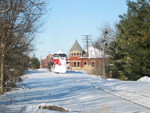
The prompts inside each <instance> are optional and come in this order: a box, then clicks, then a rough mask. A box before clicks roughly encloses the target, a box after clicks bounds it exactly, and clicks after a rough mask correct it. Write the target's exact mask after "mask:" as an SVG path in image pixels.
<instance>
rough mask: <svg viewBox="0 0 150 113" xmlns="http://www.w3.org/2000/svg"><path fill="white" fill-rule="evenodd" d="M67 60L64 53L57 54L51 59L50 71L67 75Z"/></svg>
mask: <svg viewBox="0 0 150 113" xmlns="http://www.w3.org/2000/svg"><path fill="white" fill-rule="evenodd" d="M67 60H68V58H67V55H66V54H65V53H64V52H62V51H58V52H56V53H55V54H54V55H53V56H52V57H51V59H50V71H52V72H55V73H66V71H67Z"/></svg>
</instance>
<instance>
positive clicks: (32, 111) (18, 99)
mask: <svg viewBox="0 0 150 113" xmlns="http://www.w3.org/2000/svg"><path fill="white" fill-rule="evenodd" d="M23 78H24V81H23V82H21V83H18V87H17V88H15V89H13V90H12V91H10V92H7V93H5V94H4V95H1V96H0V113H60V112H59V111H54V110H45V109H39V107H40V106H42V105H57V106H62V107H63V108H66V109H68V110H69V113H150V78H148V77H143V78H141V79H140V80H138V81H120V80H117V79H101V78H97V77H96V76H92V75H88V74H86V73H84V72H73V71H68V72H67V73H65V74H55V73H52V72H49V71H47V70H46V69H40V70H37V71H28V73H27V74H26V75H24V76H23Z"/></svg>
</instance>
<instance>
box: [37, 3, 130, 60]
mask: <svg viewBox="0 0 150 113" xmlns="http://www.w3.org/2000/svg"><path fill="white" fill-rule="evenodd" d="M48 7H49V8H51V10H50V11H49V13H48V14H47V15H46V20H45V22H46V23H45V24H44V26H43V27H42V30H41V32H40V34H38V36H36V37H37V38H36V43H35V48H36V51H35V52H34V54H35V55H36V56H37V57H38V58H45V57H46V56H47V55H48V54H49V53H50V54H54V53H55V52H57V51H59V50H61V51H64V52H65V53H66V54H68V53H69V50H70V48H71V47H72V45H73V44H74V42H75V40H78V42H79V44H80V45H81V46H82V47H83V48H84V47H85V43H84V42H83V38H84V37H83V35H92V36H91V39H92V41H95V40H96V39H97V38H98V37H99V36H100V34H101V33H102V31H101V30H100V28H102V26H105V25H106V24H107V25H110V26H111V27H113V26H114V24H115V23H117V22H118V21H119V17H118V16H119V15H122V14H123V13H126V12H127V5H126V0H49V4H48Z"/></svg>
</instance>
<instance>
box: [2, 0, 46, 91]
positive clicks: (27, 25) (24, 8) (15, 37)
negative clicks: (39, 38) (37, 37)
mask: <svg viewBox="0 0 150 113" xmlns="http://www.w3.org/2000/svg"><path fill="white" fill-rule="evenodd" d="M45 5H46V4H45V2H44V0H1V1H0V23H1V24H0V86H1V91H0V92H1V93H3V90H4V87H3V86H4V82H5V81H4V80H5V79H4V78H9V77H6V75H4V74H5V72H6V67H7V68H8V65H7V64H8V62H7V60H8V58H10V59H11V58H12V59H14V58H16V59H15V60H16V61H17V60H19V58H18V57H19V56H21V55H22V56H23V54H25V53H26V52H27V51H29V50H30V45H31V42H32V41H33V39H34V33H35V32H36V31H37V30H38V27H39V26H38V25H39V24H40V23H39V22H40V21H39V19H40V18H41V17H42V15H44V14H45V13H46V9H45ZM10 53H12V54H10ZM16 56H17V57H16ZM17 58H18V59H17ZM15 60H14V61H15ZM20 60H21V58H20ZM14 64H15V63H12V65H14ZM9 65H11V64H9ZM10 67H11V66H10ZM12 67H13V66H12ZM7 71H8V70H7ZM7 76H8V75H7Z"/></svg>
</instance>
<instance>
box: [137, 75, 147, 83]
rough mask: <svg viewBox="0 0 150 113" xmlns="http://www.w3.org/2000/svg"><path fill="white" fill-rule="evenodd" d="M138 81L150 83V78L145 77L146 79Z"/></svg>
mask: <svg viewBox="0 0 150 113" xmlns="http://www.w3.org/2000/svg"><path fill="white" fill-rule="evenodd" d="M138 81H142V82H150V77H147V76H144V77H142V78H140V79H139V80H138Z"/></svg>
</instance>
